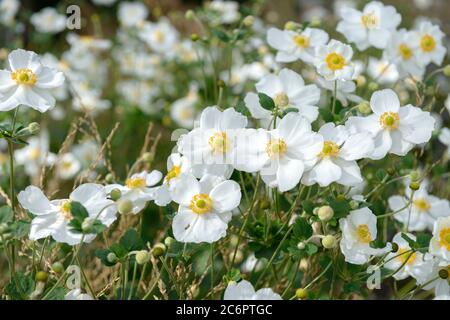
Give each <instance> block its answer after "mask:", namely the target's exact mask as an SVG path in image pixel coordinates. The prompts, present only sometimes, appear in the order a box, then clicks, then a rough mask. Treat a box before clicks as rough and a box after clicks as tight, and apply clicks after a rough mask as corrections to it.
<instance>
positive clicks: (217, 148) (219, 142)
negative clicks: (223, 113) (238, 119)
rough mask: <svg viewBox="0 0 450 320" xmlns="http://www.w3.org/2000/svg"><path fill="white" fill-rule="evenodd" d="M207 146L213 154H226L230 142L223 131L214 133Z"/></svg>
mask: <svg viewBox="0 0 450 320" xmlns="http://www.w3.org/2000/svg"><path fill="white" fill-rule="evenodd" d="M208 144H209V147H210V148H211V150H212V151H213V152H214V153H219V154H220V153H226V152H227V151H228V150H229V149H230V141H229V140H228V137H227V134H226V133H225V132H223V131H222V132H216V133H214V134H213V135H212V136H211V137H210V138H209V141H208Z"/></svg>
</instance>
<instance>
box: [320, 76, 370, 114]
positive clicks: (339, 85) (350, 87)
mask: <svg viewBox="0 0 450 320" xmlns="http://www.w3.org/2000/svg"><path fill="white" fill-rule="evenodd" d="M316 81H317V84H318V85H319V86H320V87H322V88H324V89H325V90H328V91H331V92H332V93H333V94H334V89H335V86H336V99H337V100H339V101H340V102H341V104H342V106H344V107H347V106H348V104H349V101H351V102H354V103H360V102H362V101H363V100H364V99H363V98H361V97H360V96H358V95H356V94H355V91H356V84H355V82H354V81H342V80H334V81H327V80H325V79H324V78H322V77H317V79H316Z"/></svg>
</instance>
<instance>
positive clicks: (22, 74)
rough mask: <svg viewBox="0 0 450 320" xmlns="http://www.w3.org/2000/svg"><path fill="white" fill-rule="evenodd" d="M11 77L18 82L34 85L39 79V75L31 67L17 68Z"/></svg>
mask: <svg viewBox="0 0 450 320" xmlns="http://www.w3.org/2000/svg"><path fill="white" fill-rule="evenodd" d="M11 79H13V80H14V81H15V82H16V83H17V84H24V85H29V86H34V85H35V84H36V81H37V77H36V75H35V74H34V72H33V71H31V70H30V69H17V70H16V71H14V72H12V73H11Z"/></svg>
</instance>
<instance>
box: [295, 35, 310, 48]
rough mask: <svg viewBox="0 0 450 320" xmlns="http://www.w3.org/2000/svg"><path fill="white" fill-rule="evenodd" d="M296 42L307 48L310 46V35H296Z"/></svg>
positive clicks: (299, 45)
mask: <svg viewBox="0 0 450 320" xmlns="http://www.w3.org/2000/svg"><path fill="white" fill-rule="evenodd" d="M294 42H295V44H296V45H297V46H298V47H300V48H303V49H306V48H308V47H309V37H307V36H305V35H302V34H299V35H296V36H294Z"/></svg>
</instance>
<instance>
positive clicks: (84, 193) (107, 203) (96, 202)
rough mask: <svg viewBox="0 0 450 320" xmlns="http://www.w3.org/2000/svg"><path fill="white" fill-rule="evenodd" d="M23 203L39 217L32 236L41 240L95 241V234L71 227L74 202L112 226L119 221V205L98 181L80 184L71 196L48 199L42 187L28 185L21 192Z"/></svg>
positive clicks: (35, 219) (33, 223) (32, 227)
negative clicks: (117, 211) (83, 232)
mask: <svg viewBox="0 0 450 320" xmlns="http://www.w3.org/2000/svg"><path fill="white" fill-rule="evenodd" d="M17 199H18V200H19V203H20V204H21V206H22V207H23V208H24V209H26V210H28V211H30V212H31V213H32V214H33V215H35V217H34V218H33V220H32V221H31V229H30V235H29V237H30V239H31V240H38V239H42V238H46V237H48V236H51V237H52V238H53V239H54V240H55V241H57V242H61V243H67V244H69V245H72V246H73V245H76V244H79V243H80V242H81V240H82V238H83V242H88V243H89V242H91V241H92V240H94V239H95V234H85V235H84V237H83V234H82V233H76V232H74V231H72V230H71V229H70V226H69V222H70V220H71V219H72V213H71V202H72V201H76V202H79V203H81V204H82V205H83V206H84V207H85V208H86V210H87V212H88V214H89V217H88V218H90V219H97V220H99V221H100V222H101V223H102V224H104V225H106V226H110V225H111V224H112V223H113V222H114V221H115V220H116V207H115V205H114V202H113V201H112V200H109V199H107V193H106V192H105V188H104V187H103V186H101V185H98V184H94V183H86V184H82V185H80V186H78V187H77V188H76V189H75V190H73V191H72V193H71V194H70V197H69V199H59V200H51V201H50V200H48V198H47V197H46V196H45V195H44V193H43V192H42V191H41V189H39V188H37V187H35V186H28V187H27V188H26V189H25V190H24V191H21V192H20V193H19V194H18V195H17Z"/></svg>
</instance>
